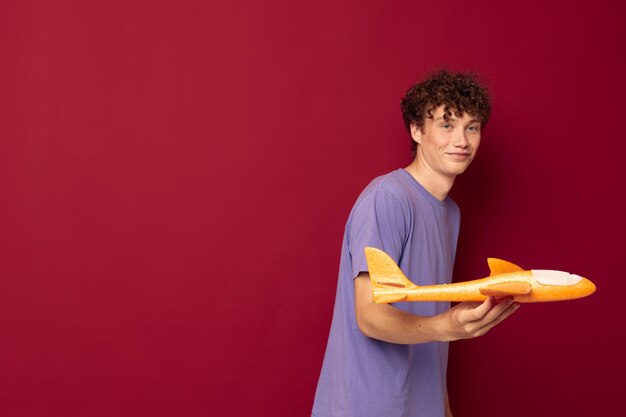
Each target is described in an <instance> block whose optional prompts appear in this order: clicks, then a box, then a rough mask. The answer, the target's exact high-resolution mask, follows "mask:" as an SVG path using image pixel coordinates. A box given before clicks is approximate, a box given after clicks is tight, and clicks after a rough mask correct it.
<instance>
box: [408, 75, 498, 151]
mask: <svg viewBox="0 0 626 417" xmlns="http://www.w3.org/2000/svg"><path fill="white" fill-rule="evenodd" d="M441 105H443V106H444V108H443V111H444V116H443V117H444V119H445V120H448V118H450V117H451V116H452V112H453V111H454V115H455V116H457V117H461V116H462V115H463V113H467V114H469V115H470V116H472V117H475V118H476V119H478V120H480V123H481V125H483V126H484V125H485V124H486V123H487V121H488V120H489V116H490V115H491V102H490V97H489V92H488V91H487V89H486V88H485V87H483V86H482V85H481V84H480V83H479V81H478V76H477V75H476V74H474V73H471V72H466V73H463V72H449V71H447V70H439V71H437V72H435V73H433V74H431V75H429V76H427V77H426V79H424V80H423V81H421V82H419V83H417V84H414V85H413V86H412V87H411V88H409V89H408V91H407V92H406V94H405V95H404V98H403V99H402V102H401V104H400V107H401V109H402V119H403V120H404V126H405V127H406V130H407V132H409V135H410V134H411V123H415V124H416V125H417V126H419V127H420V128H422V127H423V126H424V121H425V119H426V118H429V119H432V118H433V115H432V111H433V110H435V109H436V108H438V107H439V106H441ZM411 144H412V145H411V146H412V151H413V155H415V152H416V150H417V143H415V141H413V140H411Z"/></svg>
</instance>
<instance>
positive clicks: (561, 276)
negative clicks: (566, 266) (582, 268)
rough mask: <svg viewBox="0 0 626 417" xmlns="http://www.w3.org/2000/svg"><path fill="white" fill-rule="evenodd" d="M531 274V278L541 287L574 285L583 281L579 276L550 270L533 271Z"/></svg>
mask: <svg viewBox="0 0 626 417" xmlns="http://www.w3.org/2000/svg"><path fill="white" fill-rule="evenodd" d="M532 272H533V278H535V280H537V282H538V283H540V284H542V285H563V286H566V285H574V284H578V283H579V282H580V281H581V280H582V279H583V278H582V277H581V276H579V275H575V274H570V273H568V272H563V271H552V270H550V269H533V270H532Z"/></svg>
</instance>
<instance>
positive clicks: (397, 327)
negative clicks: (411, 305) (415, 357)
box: [356, 302, 446, 344]
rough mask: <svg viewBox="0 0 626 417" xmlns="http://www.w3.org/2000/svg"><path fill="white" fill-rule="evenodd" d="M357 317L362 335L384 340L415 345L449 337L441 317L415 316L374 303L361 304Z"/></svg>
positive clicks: (386, 305)
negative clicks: (445, 333)
mask: <svg viewBox="0 0 626 417" xmlns="http://www.w3.org/2000/svg"><path fill="white" fill-rule="evenodd" d="M356 316H357V323H358V325H359V329H361V331H362V332H363V334H365V335H366V336H368V337H371V338H374V339H378V340H382V341H384V342H389V343H398V344H415V343H427V342H433V341H444V340H446V338H445V337H444V336H443V335H442V334H441V319H440V318H439V316H434V317H423V316H415V315H413V314H409V313H406V312H404V311H402V310H399V309H397V308H395V307H392V306H390V305H388V304H376V303H374V302H370V303H367V304H365V305H363V306H361V307H360V308H359V311H357V312H356Z"/></svg>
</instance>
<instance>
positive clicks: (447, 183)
mask: <svg viewBox="0 0 626 417" xmlns="http://www.w3.org/2000/svg"><path fill="white" fill-rule="evenodd" d="M405 169H406V171H407V172H408V173H409V174H411V175H412V176H413V178H415V179H416V180H417V182H419V183H420V184H421V185H422V187H424V188H425V189H426V191H428V192H429V193H430V194H432V196H433V197H435V198H436V199H437V200H439V201H443V200H445V199H446V197H447V196H448V193H449V192H450V189H451V188H452V186H453V185H454V180H455V179H456V176H455V177H448V176H445V175H441V174H440V173H437V172H435V171H433V170H432V169H431V168H430V167H429V166H428V165H426V164H425V163H424V162H421V161H420V160H419V157H416V158H415V159H414V160H413V162H411V164H410V165H409V166H407V167H406V168H405Z"/></svg>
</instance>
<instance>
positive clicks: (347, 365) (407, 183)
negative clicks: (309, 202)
mask: <svg viewBox="0 0 626 417" xmlns="http://www.w3.org/2000/svg"><path fill="white" fill-rule="evenodd" d="M458 231H459V209H458V206H457V205H456V203H455V202H454V201H453V200H452V199H450V198H449V197H448V198H446V199H445V200H444V201H443V202H441V201H439V200H437V199H436V198H435V197H433V196H432V195H431V194H430V193H429V192H428V191H426V189H425V188H424V187H422V185H421V184H420V183H419V182H417V181H416V180H415V178H413V176H412V175H411V174H409V173H408V172H407V171H405V170H404V169H398V170H396V171H393V172H391V173H389V174H387V175H383V176H381V177H378V178H376V179H374V180H373V181H372V182H371V183H370V184H369V185H368V186H367V187H366V188H365V190H364V191H363V193H361V195H360V196H359V198H358V200H357V202H356V204H355V205H354V207H353V208H352V212H351V213H350V217H349V218H348V222H347V224H346V230H345V234H344V239H343V247H342V251H341V262H340V266H339V269H340V270H339V282H338V286H337V296H336V299H335V309H334V312H333V320H332V325H331V329H330V336H329V339H328V345H327V347H326V355H325V357H324V364H323V366H322V372H321V375H320V379H319V383H318V385H317V391H316V393H315V402H314V404H313V414H312V415H313V416H314V417H423V416H427V417H438V416H442V417H443V416H444V415H445V407H444V401H445V392H446V369H447V361H448V344H447V343H442V342H430V343H421V344H415V345H399V344H393V343H387V342H382V341H379V340H376V339H372V338H369V337H367V336H365V335H364V334H363V333H362V332H361V331H360V330H359V328H358V326H357V322H356V318H355V312H354V278H356V276H357V275H358V274H359V273H360V272H362V271H367V270H368V269H367V263H366V262H365V254H364V251H363V249H364V248H365V247H366V246H373V247H376V248H380V249H382V250H384V251H385V252H387V253H388V254H389V255H390V256H391V257H392V258H393V259H394V260H395V261H396V262H398V265H399V266H400V268H401V269H402V270H403V271H404V273H405V274H406V275H407V277H408V278H409V279H410V280H412V281H413V282H414V283H415V284H417V285H430V284H444V283H450V281H451V279H452V268H453V265H454V257H455V253H456V243H457V237H458ZM393 305H394V306H395V307H397V308H399V309H402V310H404V311H407V312H410V313H413V314H416V315H420V316H433V315H436V314H440V313H442V312H444V311H446V310H447V309H448V308H449V307H450V303H443V302H402V303H395V304H393Z"/></svg>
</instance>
